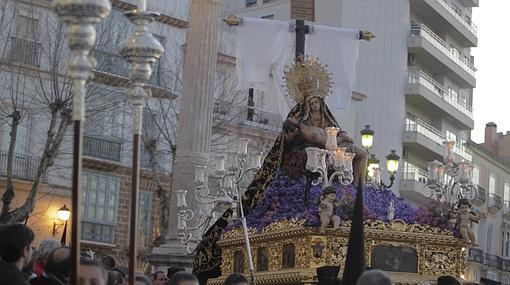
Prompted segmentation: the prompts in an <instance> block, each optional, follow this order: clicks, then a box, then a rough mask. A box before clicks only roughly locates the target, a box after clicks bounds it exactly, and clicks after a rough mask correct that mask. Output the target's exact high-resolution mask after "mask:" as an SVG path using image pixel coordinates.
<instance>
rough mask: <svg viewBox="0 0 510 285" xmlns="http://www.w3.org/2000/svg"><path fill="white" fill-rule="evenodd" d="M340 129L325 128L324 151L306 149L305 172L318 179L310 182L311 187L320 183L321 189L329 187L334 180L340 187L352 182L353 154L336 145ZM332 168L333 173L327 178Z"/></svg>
mask: <svg viewBox="0 0 510 285" xmlns="http://www.w3.org/2000/svg"><path fill="white" fill-rule="evenodd" d="M339 130H340V129H339V128H336V127H328V128H326V133H327V140H326V149H321V148H317V147H307V148H306V149H305V150H306V156H307V160H306V170H308V171H310V172H312V173H316V174H318V175H319V177H318V178H317V179H315V180H313V181H312V184H313V185H319V184H321V183H322V186H323V187H327V186H330V185H331V184H332V183H333V181H334V180H335V179H338V181H339V182H340V183H341V184H342V185H349V184H351V183H352V182H353V181H354V175H353V169H352V160H353V159H354V153H352V152H348V151H346V149H345V147H339V146H338V145H337V133H338V131H339ZM330 168H333V169H334V172H333V174H331V175H330V176H329V177H328V169H330Z"/></svg>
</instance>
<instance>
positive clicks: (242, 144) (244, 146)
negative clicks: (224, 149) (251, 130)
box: [239, 138, 250, 155]
mask: <svg viewBox="0 0 510 285" xmlns="http://www.w3.org/2000/svg"><path fill="white" fill-rule="evenodd" d="M248 143H250V140H249V139H246V138H240V139H239V154H242V155H246V154H248Z"/></svg>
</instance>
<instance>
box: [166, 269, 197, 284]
mask: <svg viewBox="0 0 510 285" xmlns="http://www.w3.org/2000/svg"><path fill="white" fill-rule="evenodd" d="M168 285H198V279H197V278H196V277H195V275H193V274H191V273H188V272H177V273H175V274H174V275H173V276H172V277H171V278H170V280H169V281H168Z"/></svg>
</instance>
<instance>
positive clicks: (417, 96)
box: [406, 70, 474, 129]
mask: <svg viewBox="0 0 510 285" xmlns="http://www.w3.org/2000/svg"><path fill="white" fill-rule="evenodd" d="M406 99H407V101H408V102H410V103H411V104H414V105H416V106H419V107H420V108H421V109H423V110H425V111H426V112H427V113H431V114H442V115H443V116H444V117H449V118H451V119H452V121H453V122H456V123H457V125H458V127H459V129H472V128H473V127H474V120H473V110H472V108H471V106H469V105H468V104H467V103H466V102H467V96H466V97H464V96H462V95H461V96H459V95H456V94H455V95H454V94H452V92H448V89H447V88H446V87H445V86H443V85H441V84H440V83H438V82H437V81H435V80H434V79H433V78H432V77H430V76H429V75H428V74H426V73H424V72H423V71H421V70H410V71H409V72H408V83H407V87H406Z"/></svg>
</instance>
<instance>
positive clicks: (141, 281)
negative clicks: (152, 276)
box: [135, 275, 152, 285]
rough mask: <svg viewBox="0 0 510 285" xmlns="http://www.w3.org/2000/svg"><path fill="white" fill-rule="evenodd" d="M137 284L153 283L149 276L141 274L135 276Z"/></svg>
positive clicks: (149, 284)
mask: <svg viewBox="0 0 510 285" xmlns="http://www.w3.org/2000/svg"><path fill="white" fill-rule="evenodd" d="M135 285H152V284H151V281H150V280H149V278H147V277H145V276H140V275H139V276H136V277H135Z"/></svg>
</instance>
